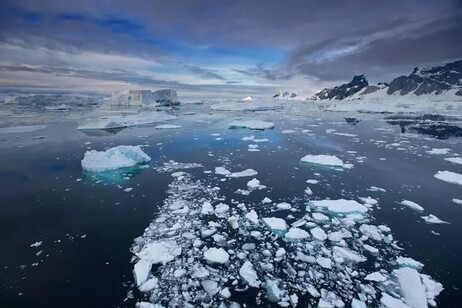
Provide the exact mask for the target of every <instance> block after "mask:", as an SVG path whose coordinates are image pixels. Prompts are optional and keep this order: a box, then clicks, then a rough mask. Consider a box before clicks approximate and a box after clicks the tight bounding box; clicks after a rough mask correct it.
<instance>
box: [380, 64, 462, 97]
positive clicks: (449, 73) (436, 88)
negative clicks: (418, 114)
mask: <svg viewBox="0 0 462 308" xmlns="http://www.w3.org/2000/svg"><path fill="white" fill-rule="evenodd" d="M461 79H462V60H459V61H456V62H452V63H447V64H445V65H441V66H435V67H430V68H422V69H420V68H418V67H416V68H414V70H413V71H412V73H411V74H410V75H409V76H400V77H397V78H395V79H393V81H392V82H391V83H390V87H389V88H388V90H387V94H395V93H399V94H400V95H406V94H409V93H413V94H415V95H426V94H432V93H433V94H437V95H439V94H442V93H444V92H445V91H447V90H450V89H458V88H461V89H462V82H461ZM460 92H461V90H460V89H459V90H458V91H457V92H456V95H461V94H462V93H460Z"/></svg>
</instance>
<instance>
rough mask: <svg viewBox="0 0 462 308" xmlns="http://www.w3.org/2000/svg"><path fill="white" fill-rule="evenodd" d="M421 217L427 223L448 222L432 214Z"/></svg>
mask: <svg viewBox="0 0 462 308" xmlns="http://www.w3.org/2000/svg"><path fill="white" fill-rule="evenodd" d="M422 219H423V220H425V222H426V223H427V224H449V222H447V221H444V220H441V219H439V218H438V217H436V216H435V215H433V214H430V215H428V216H422Z"/></svg>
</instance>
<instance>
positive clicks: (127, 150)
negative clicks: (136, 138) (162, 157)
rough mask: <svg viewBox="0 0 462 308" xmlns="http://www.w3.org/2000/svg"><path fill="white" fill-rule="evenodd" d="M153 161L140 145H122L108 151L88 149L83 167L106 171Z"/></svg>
mask: <svg viewBox="0 0 462 308" xmlns="http://www.w3.org/2000/svg"><path fill="white" fill-rule="evenodd" d="M149 161H151V157H149V156H148V155H147V154H146V153H144V152H143V150H142V149H141V147H140V146H131V145H121V146H117V147H114V148H110V149H109V150H107V151H104V152H103V151H95V150H91V151H87V152H85V155H84V157H83V159H82V161H81V164H82V168H83V169H84V170H86V171H90V172H106V171H111V170H116V169H120V168H127V167H133V166H135V165H137V164H141V163H147V162H149Z"/></svg>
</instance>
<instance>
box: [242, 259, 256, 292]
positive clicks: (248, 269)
mask: <svg viewBox="0 0 462 308" xmlns="http://www.w3.org/2000/svg"><path fill="white" fill-rule="evenodd" d="M239 275H240V276H241V277H242V279H243V280H244V281H245V282H246V283H247V284H248V285H249V286H250V287H252V288H259V287H260V280H258V276H257V272H256V271H255V269H254V267H253V265H252V263H251V262H250V261H245V262H244V264H243V265H242V266H241V268H240V269H239Z"/></svg>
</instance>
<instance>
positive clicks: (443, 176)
mask: <svg viewBox="0 0 462 308" xmlns="http://www.w3.org/2000/svg"><path fill="white" fill-rule="evenodd" d="M435 178H437V179H438V180H441V181H445V182H448V183H452V184H459V185H462V174H459V173H455V172H452V171H447V170H445V171H438V173H437V174H435Z"/></svg>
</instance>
